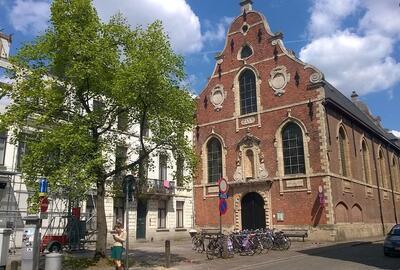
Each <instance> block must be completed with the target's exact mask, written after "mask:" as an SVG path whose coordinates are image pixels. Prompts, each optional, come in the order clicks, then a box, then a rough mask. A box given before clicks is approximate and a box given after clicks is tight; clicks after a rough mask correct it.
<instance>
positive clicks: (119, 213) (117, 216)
mask: <svg viewBox="0 0 400 270" xmlns="http://www.w3.org/2000/svg"><path fill="white" fill-rule="evenodd" d="M124 201H125V200H124V198H123V197H115V198H114V217H113V219H114V223H113V224H115V223H116V222H117V220H120V221H121V222H122V224H124V217H125V204H124Z"/></svg>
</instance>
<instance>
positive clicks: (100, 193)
mask: <svg viewBox="0 0 400 270" xmlns="http://www.w3.org/2000/svg"><path fill="white" fill-rule="evenodd" d="M104 182H105V181H104V180H103V179H102V180H99V181H98V183H97V205H96V212H97V220H96V227H97V242H96V252H95V255H94V256H95V258H100V257H101V258H104V257H105V256H106V248H107V222H106V214H105V209H104V195H105V185H104Z"/></svg>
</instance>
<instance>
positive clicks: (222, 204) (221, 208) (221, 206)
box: [219, 198, 228, 215]
mask: <svg viewBox="0 0 400 270" xmlns="http://www.w3.org/2000/svg"><path fill="white" fill-rule="evenodd" d="M227 210H228V204H227V202H226V200H225V199H223V198H221V199H219V212H220V213H221V215H224V214H225V213H226V211H227Z"/></svg>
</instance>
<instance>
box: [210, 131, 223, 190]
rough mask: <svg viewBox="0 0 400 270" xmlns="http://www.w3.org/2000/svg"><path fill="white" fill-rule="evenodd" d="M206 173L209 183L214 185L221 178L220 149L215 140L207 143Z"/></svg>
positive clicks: (219, 143) (217, 141) (218, 143)
mask: <svg viewBox="0 0 400 270" xmlns="http://www.w3.org/2000/svg"><path fill="white" fill-rule="evenodd" d="M207 171H208V182H209V183H215V182H217V180H218V179H219V178H221V177H222V147H221V142H220V141H219V140H218V139H217V138H212V139H210V140H209V141H208V143H207Z"/></svg>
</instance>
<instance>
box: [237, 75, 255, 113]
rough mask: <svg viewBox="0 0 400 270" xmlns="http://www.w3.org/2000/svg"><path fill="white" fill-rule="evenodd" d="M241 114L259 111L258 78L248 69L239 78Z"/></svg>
mask: <svg viewBox="0 0 400 270" xmlns="http://www.w3.org/2000/svg"><path fill="white" fill-rule="evenodd" d="M239 88H240V113H241V114H242V115H243V114H248V113H252V112H256V111H257V93H256V76H255V75H254V72H253V71H251V70H250V69H246V70H245V71H243V73H242V74H241V75H240V77H239Z"/></svg>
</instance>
